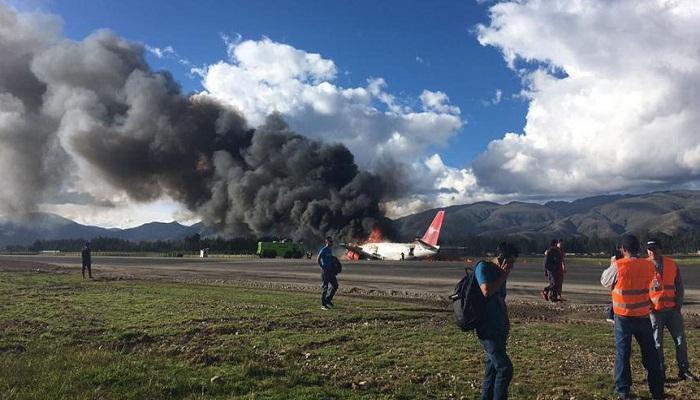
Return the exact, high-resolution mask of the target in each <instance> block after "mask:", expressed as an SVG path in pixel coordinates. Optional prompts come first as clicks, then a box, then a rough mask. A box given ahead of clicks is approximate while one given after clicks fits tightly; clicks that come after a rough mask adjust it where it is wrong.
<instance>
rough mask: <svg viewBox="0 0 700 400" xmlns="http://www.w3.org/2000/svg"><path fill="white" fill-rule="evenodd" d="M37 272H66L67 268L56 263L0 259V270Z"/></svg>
mask: <svg viewBox="0 0 700 400" xmlns="http://www.w3.org/2000/svg"><path fill="white" fill-rule="evenodd" d="M30 271H31V272H38V273H54V274H61V273H68V272H69V271H68V269H67V268H65V267H60V266H58V265H53V264H46V263H41V262H34V261H15V260H2V261H0V272H30Z"/></svg>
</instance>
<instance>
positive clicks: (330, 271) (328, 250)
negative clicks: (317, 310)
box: [316, 236, 338, 310]
mask: <svg viewBox="0 0 700 400" xmlns="http://www.w3.org/2000/svg"><path fill="white" fill-rule="evenodd" d="M316 261H317V262H318V265H319V266H320V267H321V282H322V284H321V309H322V310H328V309H329V308H332V307H333V303H332V302H331V300H333V296H334V295H335V292H336V291H337V290H338V279H336V277H335V273H336V272H335V268H334V265H333V239H332V238H331V237H330V236H328V237H326V245H325V246H324V247H322V248H321V250H319V252H318V257H317V258H316ZM329 286H330V288H329Z"/></svg>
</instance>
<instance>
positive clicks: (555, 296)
mask: <svg viewBox="0 0 700 400" xmlns="http://www.w3.org/2000/svg"><path fill="white" fill-rule="evenodd" d="M547 280H548V282H549V285H547V286H546V287H545V288H544V292H545V293H547V298H548V299H549V300H551V301H557V300H559V298H560V297H561V289H562V285H563V284H564V272H563V271H561V270H559V271H547Z"/></svg>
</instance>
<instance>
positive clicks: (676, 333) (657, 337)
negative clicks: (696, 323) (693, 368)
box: [651, 309, 690, 374]
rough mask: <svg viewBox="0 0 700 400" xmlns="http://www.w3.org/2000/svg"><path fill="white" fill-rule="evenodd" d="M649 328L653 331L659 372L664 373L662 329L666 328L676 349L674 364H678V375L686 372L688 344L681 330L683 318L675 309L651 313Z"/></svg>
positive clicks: (687, 366) (687, 367) (683, 331)
mask: <svg viewBox="0 0 700 400" xmlns="http://www.w3.org/2000/svg"><path fill="white" fill-rule="evenodd" d="M651 327H652V329H653V331H654V341H655V343H656V352H657V353H658V354H659V362H660V364H661V371H662V372H664V374H665V372H666V363H665V361H664V328H668V331H669V333H670V334H671V338H672V339H673V346H674V347H675V348H676V362H677V363H678V373H679V374H682V373H684V372H688V370H689V369H690V367H689V365H688V344H687V343H686V337H685V329H684V328H683V316H682V315H681V312H680V311H678V310H676V309H670V310H664V311H656V312H652V313H651Z"/></svg>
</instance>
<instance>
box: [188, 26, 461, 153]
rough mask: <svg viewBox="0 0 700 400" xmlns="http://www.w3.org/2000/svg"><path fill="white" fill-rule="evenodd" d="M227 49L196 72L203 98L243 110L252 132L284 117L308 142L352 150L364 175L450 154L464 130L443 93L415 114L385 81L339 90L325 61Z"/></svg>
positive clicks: (293, 52)
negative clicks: (384, 163)
mask: <svg viewBox="0 0 700 400" xmlns="http://www.w3.org/2000/svg"><path fill="white" fill-rule="evenodd" d="M226 46H227V53H228V60H225V61H219V62H217V63H214V64H212V65H209V66H206V67H205V68H202V69H197V70H193V73H196V74H199V75H200V76H201V77H202V85H203V86H204V88H205V91H204V92H203V93H201V94H200V95H202V96H211V97H214V98H216V99H218V100H219V101H221V102H223V103H225V104H229V105H231V106H233V107H235V108H237V109H239V110H241V111H242V113H243V114H244V115H245V116H246V118H247V119H248V120H249V122H250V123H251V125H253V126H257V125H259V124H260V123H262V122H263V121H264V119H265V117H266V116H267V115H269V114H270V113H273V112H279V113H281V114H282V115H283V116H284V117H285V119H286V120H287V121H288V122H289V123H290V125H291V127H292V128H293V129H295V130H297V131H298V132H300V133H303V134H304V135H307V136H310V137H313V138H316V139H322V140H325V141H328V142H341V143H343V144H345V145H346V146H348V148H349V149H350V150H351V151H352V152H353V154H355V156H356V158H357V160H358V162H359V163H360V165H362V166H364V167H371V166H372V165H374V163H375V162H377V161H378V160H381V159H382V158H383V157H391V158H395V159H399V160H405V159H409V160H415V159H417V158H420V157H424V156H426V151H427V150H428V149H430V148H433V147H443V146H446V145H447V142H448V140H449V138H451V137H452V136H454V135H455V134H456V133H457V132H458V131H459V130H460V129H461V127H462V125H463V121H462V119H461V117H460V110H459V108H458V107H456V106H452V105H450V104H449V99H448V98H447V95H445V94H444V93H441V92H431V91H428V90H426V91H424V92H423V93H422V94H421V96H420V101H421V105H422V109H421V110H416V109H414V108H413V107H411V106H409V105H408V104H412V103H415V100H413V101H412V100H410V99H409V100H404V99H398V98H397V97H396V96H394V95H393V94H391V93H390V92H389V91H388V85H387V83H386V81H385V80H384V79H382V78H370V79H368V80H367V84H366V85H365V86H361V87H350V88H345V87H341V86H339V85H338V84H337V83H335V79H336V76H337V74H338V68H337V66H336V65H335V63H334V62H333V61H332V60H329V59H326V58H323V57H322V56H321V55H319V54H315V53H309V52H306V51H303V50H300V49H296V48H294V47H292V46H290V45H287V44H282V43H277V42H274V41H272V40H270V39H268V38H263V39H262V40H258V41H254V40H245V41H241V40H235V41H226Z"/></svg>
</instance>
